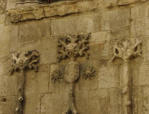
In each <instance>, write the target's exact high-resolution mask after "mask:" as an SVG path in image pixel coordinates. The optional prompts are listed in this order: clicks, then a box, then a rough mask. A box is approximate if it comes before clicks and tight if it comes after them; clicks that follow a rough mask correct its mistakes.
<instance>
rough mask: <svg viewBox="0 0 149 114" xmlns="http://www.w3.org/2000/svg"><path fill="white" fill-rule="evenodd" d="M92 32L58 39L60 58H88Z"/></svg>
mask: <svg viewBox="0 0 149 114" xmlns="http://www.w3.org/2000/svg"><path fill="white" fill-rule="evenodd" d="M89 37H90V34H86V35H85V34H80V35H72V36H70V35H69V36H66V37H63V38H60V39H59V40H58V60H59V61H61V60H63V59H67V58H77V57H83V56H86V57H87V58H88V56H89V54H88V49H89Z"/></svg>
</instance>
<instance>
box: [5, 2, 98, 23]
mask: <svg viewBox="0 0 149 114" xmlns="http://www.w3.org/2000/svg"><path fill="white" fill-rule="evenodd" d="M97 6H98V4H96V3H95V2H94V1H81V2H75V1H73V2H70V1H69V2H66V1H65V2H59V3H54V4H48V5H43V4H41V5H34V6H24V7H18V8H15V9H11V10H8V11H7V15H8V16H9V17H10V21H11V22H14V23H16V22H20V21H26V20H36V19H42V18H47V17H54V16H64V15H69V14H73V13H82V12H87V11H92V10H95V9H96V8H97Z"/></svg>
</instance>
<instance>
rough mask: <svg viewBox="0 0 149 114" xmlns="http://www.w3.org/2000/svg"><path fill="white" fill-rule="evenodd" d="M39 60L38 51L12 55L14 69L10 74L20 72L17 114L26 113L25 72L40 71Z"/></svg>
mask: <svg viewBox="0 0 149 114" xmlns="http://www.w3.org/2000/svg"><path fill="white" fill-rule="evenodd" d="M39 60H40V56H39V52H38V51H36V50H32V51H27V52H24V53H23V52H22V53H13V54H12V68H11V71H10V72H11V74H13V73H14V72H19V71H20V76H19V77H18V80H19V81H18V88H17V89H18V100H17V107H16V114H23V113H24V88H25V72H26V70H35V71H38V64H39Z"/></svg>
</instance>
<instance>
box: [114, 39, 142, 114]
mask: <svg viewBox="0 0 149 114" xmlns="http://www.w3.org/2000/svg"><path fill="white" fill-rule="evenodd" d="M141 48H142V42H141V41H140V40H138V39H135V40H133V41H130V40H124V41H121V42H117V44H116V45H115V47H114V57H113V59H112V60H115V59H117V58H120V59H122V60H123V61H124V63H123V73H122V79H121V87H122V100H123V101H122V103H123V106H122V107H123V112H124V113H123V114H133V110H132V99H133V98H132V77H131V75H130V74H129V61H130V60H132V59H134V58H136V57H138V56H140V55H141V54H142V49H141Z"/></svg>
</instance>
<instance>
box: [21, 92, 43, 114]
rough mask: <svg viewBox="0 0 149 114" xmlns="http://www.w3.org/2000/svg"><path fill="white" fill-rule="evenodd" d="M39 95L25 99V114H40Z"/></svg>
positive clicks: (28, 96)
mask: <svg viewBox="0 0 149 114" xmlns="http://www.w3.org/2000/svg"><path fill="white" fill-rule="evenodd" d="M40 108H41V106H40V95H39V94H33V95H27V96H26V97H25V109H24V112H25V113H26V114H40Z"/></svg>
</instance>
